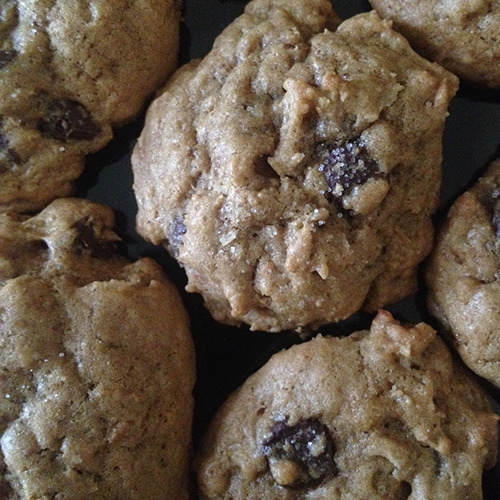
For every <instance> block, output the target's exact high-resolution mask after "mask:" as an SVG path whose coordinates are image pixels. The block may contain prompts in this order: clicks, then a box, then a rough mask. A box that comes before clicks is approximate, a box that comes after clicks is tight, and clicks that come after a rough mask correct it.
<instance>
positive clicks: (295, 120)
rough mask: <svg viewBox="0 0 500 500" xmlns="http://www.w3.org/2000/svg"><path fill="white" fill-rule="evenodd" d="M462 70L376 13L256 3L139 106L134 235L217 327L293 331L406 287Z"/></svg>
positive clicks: (427, 239) (424, 246) (426, 234)
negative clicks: (160, 248) (174, 266)
mask: <svg viewBox="0 0 500 500" xmlns="http://www.w3.org/2000/svg"><path fill="white" fill-rule="evenodd" d="M456 89H457V78H456V77H455V76H453V75H451V74H450V73H448V72H447V71H446V70H444V69H443V68H441V67H440V66H438V65H436V64H432V63H430V62H428V61H426V60H424V59H422V58H421V57H420V56H418V55H417V54H416V53H415V52H413V50H412V49H411V48H410V46H409V44H408V43H407V42H406V40H405V39H404V38H403V37H401V36H400V35H398V34H397V33H395V32H394V31H393V30H391V28H390V25H389V23H388V22H386V21H383V20H381V19H380V18H379V17H378V15H377V14H376V13H374V12H371V13H367V14H361V15H359V16H356V17H354V18H352V19H349V20H347V21H344V22H343V23H341V24H340V25H339V20H338V18H337V17H336V15H335V14H334V12H333V11H332V7H331V5H330V2H328V1H326V0H315V1H314V2H313V3H311V2H310V1H306V0H293V1H284V0H254V1H252V2H250V3H249V4H248V5H247V7H246V10H245V13H244V14H243V15H242V16H241V17H239V18H238V19H236V20H235V21H234V22H233V23H232V24H231V25H230V26H229V27H228V28H227V29H226V30H225V31H224V32H223V33H222V34H221V35H220V36H219V37H218V38H217V40H216V42H215V43H214V46H213V49H212V51H211V52H210V53H209V54H207V55H206V57H205V58H203V60H196V61H193V62H191V63H189V64H188V65H186V66H184V67H182V68H181V69H180V70H178V72H177V73H176V74H175V75H174V76H173V77H172V78H171V80H170V81H169V83H168V84H167V86H166V88H165V89H164V91H163V92H161V94H160V96H159V97H158V98H157V99H156V100H155V101H154V102H153V103H152V105H151V106H150V108H149V110H148V114H147V118H146V123H145V127H144V129H143V131H142V133H141V136H140V138H139V141H138V143H137V145H136V147H135V149H134V151H133V156H132V166H133V170H134V189H135V194H136V198H137V202H138V207H139V210H138V217H137V228H138V231H139V232H140V234H141V235H142V236H143V237H145V238H146V239H149V240H150V241H152V242H153V243H155V244H160V243H163V244H165V245H167V247H168V248H169V250H170V251H171V253H172V254H173V255H174V256H175V257H176V258H177V260H178V261H179V262H180V264H181V265H182V266H183V267H184V268H185V271H186V273H187V277H188V285H187V290H188V291H190V292H200V293H201V294H202V295H203V297H204V300H205V303H206V305H207V307H208V309H209V310H210V311H211V313H212V315H213V316H214V317H215V319H217V320H218V321H221V322H225V323H230V324H238V323H241V322H245V323H247V324H249V325H250V327H251V328H252V329H254V330H269V331H279V330H286V329H303V328H309V327H316V326H317V325H319V324H324V323H329V322H332V321H337V320H340V319H343V318H345V317H347V316H349V315H351V314H353V313H354V312H356V311H357V310H359V309H360V308H361V307H363V308H366V309H368V310H376V309H377V308H379V307H381V306H383V305H385V304H387V303H389V302H395V301H397V300H399V299H401V298H402V297H405V296H406V295H408V294H409V293H411V292H412V291H413V290H414V287H415V283H416V280H415V275H416V273H415V269H416V265H417V263H419V262H420V261H421V260H422V259H423V258H424V257H425V256H426V255H427V254H428V252H429V251H430V248H431V242H432V235H433V228H432V225H431V214H432V213H433V212H434V210H435V208H436V206H437V203H438V198H439V185H440V179H441V170H440V169H441V136H442V130H443V123H444V120H445V117H446V115H447V106H448V103H449V101H450V99H451V98H452V96H453V95H454V93H455V91H456Z"/></svg>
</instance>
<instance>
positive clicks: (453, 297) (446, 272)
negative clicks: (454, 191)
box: [426, 160, 500, 387]
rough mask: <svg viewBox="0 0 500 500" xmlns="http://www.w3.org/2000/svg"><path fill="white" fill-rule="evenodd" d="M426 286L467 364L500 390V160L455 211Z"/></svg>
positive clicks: (443, 230) (442, 234)
mask: <svg viewBox="0 0 500 500" xmlns="http://www.w3.org/2000/svg"><path fill="white" fill-rule="evenodd" d="M426 281H427V284H428V287H429V295H428V303H429V309H430V311H431V313H432V314H434V315H435V316H436V317H437V318H438V319H439V321H440V322H441V323H442V324H443V325H444V327H445V328H446V330H447V331H448V332H449V333H450V335H451V339H452V341H453V343H454V345H455V347H456V348H457V350H458V352H459V354H460V356H461V357H462V359H463V360H464V361H465V363H466V364H467V365H468V366H469V367H470V368H471V369H472V370H473V371H475V372H476V373H477V374H478V375H480V376H481V377H484V378H486V379H488V380H489V381H490V382H492V383H493V384H495V385H496V386H497V387H500V160H497V161H495V162H493V163H492V164H491V165H490V166H489V168H488V170H487V172H486V173H485V174H484V175H483V176H482V177H481V178H480V179H479V181H478V182H477V183H476V184H475V185H474V186H473V187H472V188H471V189H469V190H468V191H466V192H465V193H464V194H463V195H462V196H460V197H459V198H458V199H457V200H456V201H455V203H454V204H453V206H452V207H451V209H450V211H449V213H448V216H447V219H446V221H445V222H444V224H443V226H442V227H441V229H440V231H439V234H438V238H437V242H436V246H435V248H434V250H433V252H432V255H431V257H430V261H429V264H428V266H427V269H426Z"/></svg>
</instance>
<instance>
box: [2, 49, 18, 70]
mask: <svg viewBox="0 0 500 500" xmlns="http://www.w3.org/2000/svg"><path fill="white" fill-rule="evenodd" d="M16 57H17V51H16V50H0V69H2V68H3V67H4V66H7V64H9V63H11V62H12V61H13V60H14V59H15V58H16Z"/></svg>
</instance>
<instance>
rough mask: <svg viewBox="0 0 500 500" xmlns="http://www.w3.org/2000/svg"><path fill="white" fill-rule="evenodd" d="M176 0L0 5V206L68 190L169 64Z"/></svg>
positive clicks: (35, 205) (43, 0)
mask: <svg viewBox="0 0 500 500" xmlns="http://www.w3.org/2000/svg"><path fill="white" fill-rule="evenodd" d="M180 9H181V3H180V1H179V0H111V1H110V0H90V1H87V0H85V1H82V0H36V1H35V0H29V1H23V2H20V1H18V0H5V1H2V3H1V4H0V212H1V211H6V210H9V209H15V210H18V211H19V210H21V211H32V210H37V209H41V208H42V207H43V206H45V205H46V204H48V203H49V202H50V201H51V200H52V199H54V198H55V197H56V196H66V195H69V194H71V192H72V190H73V185H72V184H73V181H74V180H75V179H76V178H77V177H79V175H80V174H81V172H82V169H83V166H84V160H85V156H86V155H87V154H89V153H92V152H95V151H97V150H99V149H102V148H103V147H104V146H105V145H106V144H107V143H108V142H109V141H110V139H111V137H112V127H115V126H120V125H123V124H124V123H126V122H128V121H130V120H131V119H132V118H133V117H135V116H136V115H137V114H138V113H139V111H140V110H141V109H142V107H143V106H144V104H145V102H146V99H148V98H149V97H150V96H151V95H152V94H153V93H154V92H155V91H156V90H157V88H158V87H159V86H160V85H162V84H163V83H164V82H165V80H166V78H167V76H168V75H169V74H170V73H171V72H172V71H173V70H174V69H175V66H176V63H177V52H178V45H179V22H180Z"/></svg>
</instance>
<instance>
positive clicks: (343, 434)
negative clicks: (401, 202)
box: [195, 311, 498, 500]
mask: <svg viewBox="0 0 500 500" xmlns="http://www.w3.org/2000/svg"><path fill="white" fill-rule="evenodd" d="M497 421H498V416H497V415H496V414H495V413H494V411H493V410H492V409H491V407H490V404H489V401H488V397H487V395H486V393H485V392H484V391H483V390H482V388H481V387H480V385H479V384H478V383H477V381H476V379H475V378H474V377H473V374H472V373H471V372H469V371H468V370H467V369H466V368H465V367H464V366H463V365H462V364H461V363H459V362H457V361H456V360H453V358H452V356H451V352H450V351H449V349H448V348H447V347H446V345H445V343H444V342H443V341H442V340H441V339H440V338H439V337H438V336H437V335H436V332H435V331H434V330H433V329H432V328H431V327H430V326H429V325H427V324H425V323H420V324H417V325H404V324H401V323H399V322H398V321H396V320H395V319H394V318H393V317H392V316H391V315H390V314H389V313H388V312H385V311H381V312H379V313H378V315H377V316H376V317H375V319H374V320H373V322H372V325H371V327H370V330H365V331H358V332H355V333H353V334H352V335H350V336H348V337H344V338H340V337H337V338H335V337H322V336H321V335H319V336H317V337H315V338H314V339H312V340H309V341H307V342H304V343H302V344H299V345H296V346H293V347H291V348H289V349H287V350H283V351H281V352H279V353H277V354H275V355H274V356H273V357H272V358H271V359H270V360H269V361H268V362H267V363H266V364H265V365H264V366H263V367H262V368H260V369H259V370H258V371H257V372H255V373H254V374H253V375H252V376H250V377H249V378H248V379H247V381H246V382H244V384H243V385H242V386H241V387H240V388H239V389H237V390H236V391H235V392H234V393H233V394H232V395H231V396H230V397H229V398H228V400H227V401H226V402H225V403H224V404H223V405H222V407H221V408H220V409H219V410H218V412H217V413H216V415H215V417H214V419H213V421H212V422H211V424H210V425H209V427H208V430H207V432H206V434H205V436H204V438H203V441H202V446H201V448H200V451H199V453H198V455H197V457H196V459H195V464H196V472H197V478H198V484H199V488H200V495H201V498H202V499H204V500H207V499H224V498H225V499H230V498H246V499H248V500H252V499H255V500H257V499H262V498H265V499H269V500H272V499H287V500H293V499H309V500H312V499H318V500H319V499H325V498H328V499H332V500H335V499H342V500H347V499H355V500H364V499H366V500H368V499H370V500H382V499H383V500H387V499H394V500H396V499H407V498H432V499H436V500H449V499H450V498H453V499H457V500H458V499H461V500H465V499H476V500H479V499H481V498H482V472H483V468H484V467H486V468H487V467H492V466H493V465H494V463H495V460H496V454H497V449H496V447H497Z"/></svg>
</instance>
